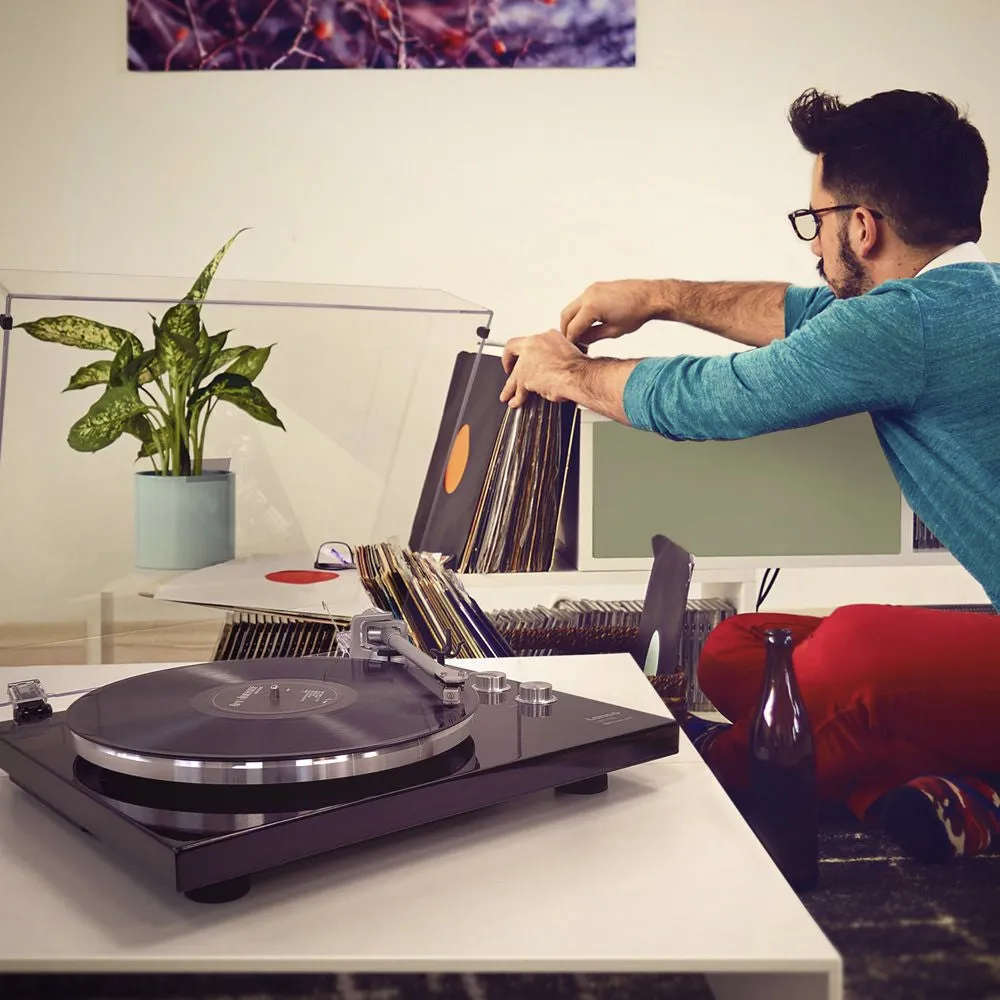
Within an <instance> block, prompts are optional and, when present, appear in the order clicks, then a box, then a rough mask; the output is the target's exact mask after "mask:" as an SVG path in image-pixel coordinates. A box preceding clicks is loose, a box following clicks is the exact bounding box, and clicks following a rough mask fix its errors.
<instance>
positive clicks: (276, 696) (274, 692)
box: [271, 684, 281, 701]
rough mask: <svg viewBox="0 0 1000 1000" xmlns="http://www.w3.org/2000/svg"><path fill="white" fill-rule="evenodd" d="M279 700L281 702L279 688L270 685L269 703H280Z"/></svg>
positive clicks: (275, 685)
mask: <svg viewBox="0 0 1000 1000" xmlns="http://www.w3.org/2000/svg"><path fill="white" fill-rule="evenodd" d="M280 700H281V688H279V687H278V685H277V684H272V685H271V701H280Z"/></svg>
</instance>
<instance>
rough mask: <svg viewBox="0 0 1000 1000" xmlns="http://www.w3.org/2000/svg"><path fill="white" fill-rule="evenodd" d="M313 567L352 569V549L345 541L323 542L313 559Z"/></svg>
mask: <svg viewBox="0 0 1000 1000" xmlns="http://www.w3.org/2000/svg"><path fill="white" fill-rule="evenodd" d="M313 567H314V568H315V569H327V570H337V569H354V568H355V567H354V549H352V548H351V546H350V545H348V544H347V542H323V544H322V545H321V546H320V547H319V551H318V552H317V553H316V559H315V560H314V561H313Z"/></svg>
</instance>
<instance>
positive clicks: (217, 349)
mask: <svg viewBox="0 0 1000 1000" xmlns="http://www.w3.org/2000/svg"><path fill="white" fill-rule="evenodd" d="M230 333H232V330H223V331H222V332H221V333H216V334H214V335H213V336H211V337H208V339H207V341H206V345H205V347H203V348H202V351H201V360H200V361H199V362H198V366H197V368H196V369H195V373H194V380H193V384H194V385H195V386H196V387H197V386H198V385H200V384H201V381H202V379H204V378H205V377H206V376H208V375H211V374H212V372H214V371H217V370H218V369H219V368H220V367H221V365H220V364H219V358H220V357H221V356H222V354H223V353H224V348H225V346H226V339H227V338H228V336H229V334H230Z"/></svg>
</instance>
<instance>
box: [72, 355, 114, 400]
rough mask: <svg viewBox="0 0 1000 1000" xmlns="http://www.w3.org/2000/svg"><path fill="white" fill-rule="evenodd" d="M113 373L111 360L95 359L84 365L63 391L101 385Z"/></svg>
mask: <svg viewBox="0 0 1000 1000" xmlns="http://www.w3.org/2000/svg"><path fill="white" fill-rule="evenodd" d="M110 374H111V362H110V361H108V360H103V361H94V362H93V363H92V364H89V365H84V366H83V367H82V368H80V369H79V370H78V371H77V372H76V373H75V374H74V375H73V377H72V378H71V379H70V380H69V385H67V386H66V388H65V389H63V392H69V390H70V389H86V388H87V387H88V386H92V385H101V384H103V383H105V382H107V381H108V378H109V376H110Z"/></svg>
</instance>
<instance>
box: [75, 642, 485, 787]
mask: <svg viewBox="0 0 1000 1000" xmlns="http://www.w3.org/2000/svg"><path fill="white" fill-rule="evenodd" d="M478 703H479V702H478V696H477V695H476V694H475V692H474V691H471V690H465V691H463V693H462V697H461V700H460V701H459V702H458V703H456V704H445V703H444V702H443V701H442V699H441V697H440V693H439V691H438V690H436V689H435V687H434V684H433V682H430V681H429V679H428V678H427V676H426V675H425V674H423V673H422V672H421V671H420V670H419V669H417V668H415V667H413V666H411V665H409V664H405V663H399V662H388V661H381V662H375V661H370V660H351V659H345V658H336V657H309V658H301V657H299V658H285V659H264V660H239V661H220V662H215V663H201V664H195V665H193V666H183V667H174V668H170V669H165V670H158V671H154V672H153V673H148V674H140V675H137V676H135V677H129V678H126V679H125V680H121V681H117V682H115V683H113V684H109V685H107V686H106V687H102V688H98V689H96V690H94V691H91V692H89V693H88V694H85V695H83V696H82V697H81V698H79V699H77V701H75V702H74V703H73V704H72V705H71V706H70V707H69V709H68V710H67V713H66V723H67V727H68V729H69V731H70V734H71V738H72V740H73V744H74V748H75V750H76V752H77V753H78V754H79V755H80V756H81V757H83V758H84V759H85V760H88V761H90V762H91V763H93V764H96V765H98V766H99V767H103V768H107V769H108V770H111V771H115V772H118V773H121V774H129V775H133V776H135V777H141V778H152V779H155V780H160V781H175V782H183V783H189V784H222V785H260V784H269V783H288V782H303V781H317V780H327V779H330V778H339V777H348V776H353V775H359V774H369V773H373V772H375V771H380V770H386V769H388V768H392V767H398V766H401V765H405V764H411V763H414V762H415V761H419V760H424V759H426V758H428V757H431V756H434V755H435V754H438V753H441V752H443V751H445V750H447V749H450V748H451V747H454V746H456V745H457V744H458V743H460V742H461V741H462V740H463V739H464V738H465V737H466V735H467V732H466V730H467V728H468V726H469V724H470V723H471V721H472V717H473V714H474V712H475V710H476V707H477V706H478Z"/></svg>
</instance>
